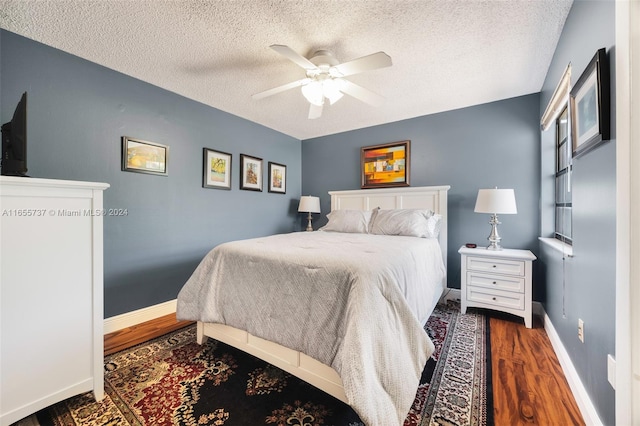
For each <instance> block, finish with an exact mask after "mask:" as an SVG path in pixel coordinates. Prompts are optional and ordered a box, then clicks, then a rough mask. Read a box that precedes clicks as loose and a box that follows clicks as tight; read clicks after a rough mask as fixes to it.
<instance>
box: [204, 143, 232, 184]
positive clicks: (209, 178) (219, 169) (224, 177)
mask: <svg viewBox="0 0 640 426" xmlns="http://www.w3.org/2000/svg"><path fill="white" fill-rule="evenodd" d="M202 154H203V155H202V157H203V160H202V187H203V188H215V189H227V190H230V189H231V154H229V153H226V152H222V151H215V150H213V149H209V148H203V149H202Z"/></svg>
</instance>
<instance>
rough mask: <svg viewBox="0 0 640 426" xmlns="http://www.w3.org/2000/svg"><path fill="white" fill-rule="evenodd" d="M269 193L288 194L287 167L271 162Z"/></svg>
mask: <svg viewBox="0 0 640 426" xmlns="http://www.w3.org/2000/svg"><path fill="white" fill-rule="evenodd" d="M269 192H276V193H278V194H285V193H286V192H287V166H285V165H284V164H278V163H272V162H271V161H269Z"/></svg>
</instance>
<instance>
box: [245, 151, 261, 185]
mask: <svg viewBox="0 0 640 426" xmlns="http://www.w3.org/2000/svg"><path fill="white" fill-rule="evenodd" d="M240 189H246V190H247V191H262V158H257V157H252V156H250V155H245V154H240Z"/></svg>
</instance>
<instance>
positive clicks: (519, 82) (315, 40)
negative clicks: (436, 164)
mask: <svg viewBox="0 0 640 426" xmlns="http://www.w3.org/2000/svg"><path fill="white" fill-rule="evenodd" d="M571 4H572V1H566V0H527V1H524V0H511V1H505V0H491V1H480V0H447V1H445V0H418V1H412V0H406V1H404V0H397V1H389V0H383V1H375V0H373V1H368V0H367V1H365V0H359V1H338V0H333V1H324V0H323V1H320V0H305V1H301V0H291V1H283V0H281V1H260V0H252V1H204V0H198V1H161V0H152V1H142V0H127V1H125V0H117V1H116V0H110V1H88V0H72V1H64V0H53V1H43V0H35V1H34V0H24V1H9V0H0V26H1V27H2V28H4V29H7V30H9V31H12V32H14V33H17V34H20V35H23V36H25V37H28V38H31V39H33V40H37V41H39V42H42V43H44V44H47V45H50V46H53V47H56V48H58V49H61V50H63V51H66V52H69V53H72V54H74V55H77V56H80V57H82V58H85V59H88V60H90V61H92V62H96V63H98V64H101V65H104V66H106V67H108V68H112V69H114V70H117V71H120V72H122V73H124V74H127V75H130V76H133V77H136V78H138V79H141V80H144V81H146V82H149V83H151V84H154V85H156V86H159V87H162V88H164V89H167V90H170V91H172V92H175V93H178V94H180V95H183V96H185V97H188V98H191V99H194V100H196V101H199V102H202V103H204V104H207V105H210V106H212V107H215V108H218V109H220V110H223V111H226V112H229V113H231V114H234V115H237V116H240V117H244V118H246V119H249V120H251V121H254V122H256V123H260V124H262V125H264V126H267V127H269V128H272V129H275V130H278V131H280V132H282V133H285V134H287V135H290V136H293V137H295V138H298V139H309V138H312V137H317V136H323V135H328V134H334V133H339V132H343V131H347V130H353V129H358V128H363V127H368V126H373V125H376V124H383V123H388V122H393V121H398V120H402V119H406V118H411V117H417V116H421V115H427V114H432V113H436V112H441V111H446V110H451V109H456V108H461V107H466V106H470V105H477V104H482V103H486V102H491V101H495V100H499V99H505V98H511V97H515V96H521V95H525V94H529V93H535V92H538V91H540V89H541V87H542V84H543V81H544V78H545V75H546V72H547V68H548V66H549V63H550V62H551V59H552V56H553V52H554V50H555V47H556V44H557V41H558V38H559V37H560V33H561V31H562V26H563V25H564V22H565V19H566V17H567V14H568V13H569V9H570V7H571ZM272 44H284V45H288V46H290V47H291V48H292V49H293V50H295V51H296V52H298V53H300V54H302V55H303V56H307V57H309V56H310V54H311V53H313V52H314V51H316V50H319V49H328V50H330V51H332V52H333V54H334V55H335V56H336V58H337V59H338V60H339V61H340V62H346V61H349V60H352V59H355V58H358V57H360V56H364V55H368V54H371V53H375V52H378V51H384V52H386V53H387V54H388V55H390V56H391V58H392V61H393V65H392V66H391V67H389V68H383V69H379V70H374V71H369V72H366V73H363V74H358V75H354V76H350V77H348V79H349V80H351V81H352V82H354V83H356V84H359V85H361V86H363V87H365V88H367V89H369V90H372V91H374V92H376V93H378V94H380V95H382V96H384V97H385V98H386V99H385V102H384V104H383V105H382V106H380V107H373V106H369V105H367V104H364V103H362V102H360V101H358V100H356V99H354V98H351V97H348V96H345V97H343V99H341V100H340V101H339V102H337V103H336V104H334V105H332V106H328V107H325V108H324V111H323V114H322V117H320V118H319V119H316V120H309V119H307V113H308V103H307V102H306V100H305V99H304V98H303V96H302V94H301V92H300V90H299V89H292V90H289V91H287V92H283V93H280V94H277V95H274V96H272V97H269V98H265V99H261V100H252V99H251V95H252V94H254V93H258V92H261V91H263V90H266V89H270V88H272V87H275V86H279V85H282V84H285V83H288V82H291V81H294V80H297V79H301V78H303V77H304V76H305V74H304V70H303V69H302V68H299V67H298V66H296V65H295V64H294V63H293V62H291V61H289V60H287V59H285V58H284V57H282V56H280V55H279V54H277V53H276V52H274V51H273V50H271V49H270V48H269V46H270V45H272Z"/></svg>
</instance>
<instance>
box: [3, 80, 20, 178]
mask: <svg viewBox="0 0 640 426" xmlns="http://www.w3.org/2000/svg"><path fill="white" fill-rule="evenodd" d="M0 172H1V174H2V175H4V176H26V175H27V92H24V93H23V94H22V98H21V99H20V102H18V106H17V107H16V110H15V111H14V113H13V118H12V119H11V121H10V122H8V123H5V124H3V125H2V161H1V163H0Z"/></svg>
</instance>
